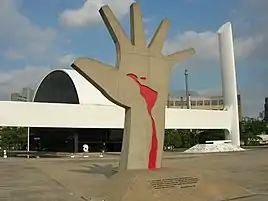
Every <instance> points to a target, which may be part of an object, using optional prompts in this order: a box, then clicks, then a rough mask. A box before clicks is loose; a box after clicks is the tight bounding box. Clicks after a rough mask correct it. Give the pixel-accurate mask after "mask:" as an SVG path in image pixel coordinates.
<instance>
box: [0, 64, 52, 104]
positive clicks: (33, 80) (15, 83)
mask: <svg viewBox="0 0 268 201" xmlns="http://www.w3.org/2000/svg"><path fill="white" fill-rule="evenodd" d="M49 71H51V68H50V67H44V66H42V67H35V66H27V67H25V68H21V69H17V70H10V71H0V100H10V94H11V93H13V92H19V91H20V90H21V89H22V88H23V87H31V88H33V89H36V87H37V85H38V84H39V83H40V81H41V80H42V78H43V77H44V76H45V75H46V74H47V73H48V72H49ZM33 75H34V76H33Z"/></svg>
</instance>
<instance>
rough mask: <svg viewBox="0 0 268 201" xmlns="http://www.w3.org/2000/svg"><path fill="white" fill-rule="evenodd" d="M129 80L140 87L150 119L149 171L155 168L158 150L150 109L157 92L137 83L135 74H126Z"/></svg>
mask: <svg viewBox="0 0 268 201" xmlns="http://www.w3.org/2000/svg"><path fill="white" fill-rule="evenodd" d="M127 76H129V77H130V78H132V79H133V80H134V81H135V82H136V83H137V84H138V86H139V87H140V94H141V96H142V97H143V98H144V99H145V102H146V105H147V110H148V114H149V116H150V117H151V120H152V142H151V149H150V153H149V163H148V168H149V169H155V168H156V159H157V150H158V139H157V135H156V126H155V120H154V118H153V116H152V109H153V107H154V105H155V102H156V100H157V95H158V93H157V91H155V90H153V89H151V88H150V87H148V86H146V85H143V84H141V83H140V82H139V80H138V77H137V75H135V74H132V73H131V74H127ZM142 78H145V79H146V77H141V79H142Z"/></svg>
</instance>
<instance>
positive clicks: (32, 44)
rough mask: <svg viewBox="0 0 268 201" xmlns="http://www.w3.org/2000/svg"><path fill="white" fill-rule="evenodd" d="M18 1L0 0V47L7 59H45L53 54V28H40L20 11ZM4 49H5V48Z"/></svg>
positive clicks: (54, 36) (54, 33) (54, 37)
mask: <svg viewBox="0 0 268 201" xmlns="http://www.w3.org/2000/svg"><path fill="white" fill-rule="evenodd" d="M19 9H20V1H16V0H1V1H0V27H1V31H0V48H1V49H2V51H6V52H3V53H2V54H4V56H5V57H6V58H8V59H12V60H13V59H22V58H24V59H28V60H45V59H47V58H48V57H49V56H51V55H53V48H54V44H55V41H56V39H57V34H56V32H55V30H53V29H51V28H45V29H41V28H39V27H38V26H36V25H34V24H33V23H32V22H31V21H30V20H29V19H28V18H27V17H26V16H24V15H23V14H22V13H21V12H20V11H19ZM5 49H6V50H5Z"/></svg>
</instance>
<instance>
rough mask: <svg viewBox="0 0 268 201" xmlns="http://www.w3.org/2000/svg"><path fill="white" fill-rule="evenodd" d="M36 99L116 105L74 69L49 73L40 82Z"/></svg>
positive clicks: (39, 100) (40, 100)
mask: <svg viewBox="0 0 268 201" xmlns="http://www.w3.org/2000/svg"><path fill="white" fill-rule="evenodd" d="M34 101H35V102H59V103H76V104H94V105H114V106H116V105H115V104H114V103H112V102H111V101H110V100H108V99H107V98H106V97H105V96H104V95H103V94H102V93H101V92H100V91H99V90H98V89H97V88H96V87H94V86H93V85H92V84H91V83H90V82H88V81H87V80H86V79H85V78H84V77H83V76H82V75H80V74H79V73H78V72H77V71H75V70H73V69H57V70H53V71H51V72H50V73H48V74H47V75H46V76H45V77H44V78H43V79H42V81H41V82H40V84H39V86H38V88H37V90H36V93H35V97H34Z"/></svg>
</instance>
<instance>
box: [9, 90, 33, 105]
mask: <svg viewBox="0 0 268 201" xmlns="http://www.w3.org/2000/svg"><path fill="white" fill-rule="evenodd" d="M33 97H34V90H33V89H31V88H28V87H25V88H23V89H22V90H21V92H19V93H18V92H15V93H12V94H11V96H10V100H11V101H21V102H32V101H33Z"/></svg>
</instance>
